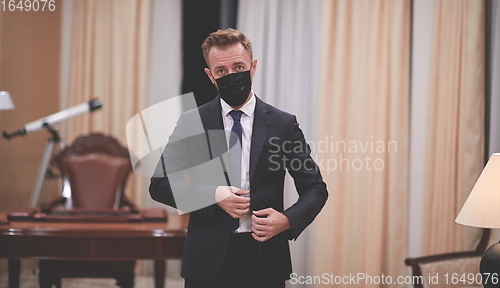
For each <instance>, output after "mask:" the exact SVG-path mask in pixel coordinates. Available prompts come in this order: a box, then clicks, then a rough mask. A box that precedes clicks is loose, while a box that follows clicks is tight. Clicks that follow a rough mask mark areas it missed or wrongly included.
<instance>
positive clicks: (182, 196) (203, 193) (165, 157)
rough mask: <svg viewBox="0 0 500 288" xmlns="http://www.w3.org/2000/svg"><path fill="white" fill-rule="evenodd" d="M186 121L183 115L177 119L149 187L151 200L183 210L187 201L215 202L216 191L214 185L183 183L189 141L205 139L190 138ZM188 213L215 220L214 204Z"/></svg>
mask: <svg viewBox="0 0 500 288" xmlns="http://www.w3.org/2000/svg"><path fill="white" fill-rule="evenodd" d="M187 118H188V117H187V116H186V114H182V115H181V117H180V118H179V120H178V122H177V126H176V127H175V129H174V132H173V133H172V135H171V136H170V138H169V141H168V144H167V146H166V147H165V149H164V151H163V153H162V157H161V159H160V160H159V162H158V165H157V167H156V170H155V173H154V176H153V177H152V178H151V183H150V185H149V193H150V195H151V198H152V199H154V200H156V201H158V202H161V203H163V204H166V205H168V206H171V207H173V208H177V209H180V208H182V205H181V204H180V203H188V202H189V201H197V202H203V203H215V190H216V188H217V186H215V185H204V184H191V183H189V181H186V176H187V175H186V173H185V172H184V169H188V168H189V167H191V166H192V165H193V162H192V159H191V157H190V154H191V153H190V145H189V141H190V138H192V137H200V139H201V140H204V139H202V138H204V137H205V136H204V135H195V136H189V131H188V129H189V120H188V119H187ZM191 140H192V139H191ZM195 140H199V139H195ZM181 210H182V209H181ZM191 213H195V214H198V215H201V216H204V217H209V218H213V217H215V216H214V205H210V206H208V207H204V208H201V209H198V210H196V211H192V212H191Z"/></svg>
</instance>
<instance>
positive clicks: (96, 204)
mask: <svg viewBox="0 0 500 288" xmlns="http://www.w3.org/2000/svg"><path fill="white" fill-rule="evenodd" d="M52 163H53V164H54V165H55V166H57V167H58V168H59V170H60V171H61V175H62V177H63V181H64V180H68V182H69V185H70V189H71V201H70V203H68V204H69V205H67V206H69V207H72V208H113V209H118V208H119V206H120V202H121V200H122V199H123V197H124V190H125V185H126V182H127V178H128V176H129V174H130V172H131V171H132V165H131V163H130V158H129V153H128V150H127V148H125V147H123V146H121V145H120V143H119V142H118V141H117V140H116V139H115V138H113V137H111V136H106V135H103V134H100V133H94V134H90V135H87V136H80V137H78V138H77V139H76V140H75V141H74V142H73V144H72V145H71V146H69V147H66V148H65V149H64V150H62V151H61V152H60V153H59V154H58V155H56V156H55V157H54V158H53V159H52Z"/></svg>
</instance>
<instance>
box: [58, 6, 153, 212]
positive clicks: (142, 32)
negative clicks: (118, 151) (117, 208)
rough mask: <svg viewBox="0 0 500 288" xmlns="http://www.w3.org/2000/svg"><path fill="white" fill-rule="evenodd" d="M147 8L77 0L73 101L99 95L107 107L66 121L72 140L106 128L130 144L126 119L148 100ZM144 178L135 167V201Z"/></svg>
mask: <svg viewBox="0 0 500 288" xmlns="http://www.w3.org/2000/svg"><path fill="white" fill-rule="evenodd" d="M149 13H150V1H149V0H109V1H98V0H85V1H76V2H75V3H74V26H73V40H72V51H71V52H72V53H71V55H72V56H71V57H72V59H71V72H70V73H71V75H70V95H69V106H73V105H77V104H80V103H83V102H86V101H89V100H91V99H94V98H100V99H101V101H102V103H103V107H102V108H101V110H98V111H96V112H94V113H88V114H85V115H83V116H80V117H76V118H73V119H71V120H69V121H68V136H67V139H66V141H67V142H68V143H71V142H72V141H73V140H74V139H75V138H76V137H78V136H79V135H82V134H88V133H91V132H103V133H105V134H110V135H112V136H114V137H116V138H117V139H118V140H119V141H120V142H121V144H122V145H124V146H126V145H127V142H126V139H127V138H126V134H125V125H126V124H127V121H128V120H129V119H130V118H131V117H132V116H134V115H135V114H136V113H138V112H139V111H141V110H142V109H144V108H145V104H146V82H147V60H148V59H147V56H148V54H147V53H148V36H149ZM129 145H131V144H130V143H129ZM141 181H142V179H140V178H139V177H138V176H137V175H135V174H133V173H132V174H131V177H130V179H129V182H128V184H127V191H126V194H127V195H128V196H129V198H131V199H132V201H134V202H135V203H136V204H137V205H142V202H143V196H142V193H143V192H144V191H143V190H144V189H143V187H142V186H143V185H142V184H141V183H140V182H141Z"/></svg>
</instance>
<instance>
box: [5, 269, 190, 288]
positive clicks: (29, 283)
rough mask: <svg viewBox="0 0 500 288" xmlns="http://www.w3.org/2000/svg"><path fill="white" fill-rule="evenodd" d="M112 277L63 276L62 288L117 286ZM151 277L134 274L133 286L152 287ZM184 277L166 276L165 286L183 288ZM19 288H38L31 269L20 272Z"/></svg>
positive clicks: (139, 287)
mask: <svg viewBox="0 0 500 288" xmlns="http://www.w3.org/2000/svg"><path fill="white" fill-rule="evenodd" d="M7 279H8V278H7V274H0V288H7V287H8V283H7V282H8V281H7ZM117 287H118V286H116V285H115V280H114V279H97V278H94V279H92V278H64V279H63V280H62V288H117ZM153 287H154V281H153V277H146V276H136V277H135V288H153ZM183 287H184V279H182V278H177V277H176V278H167V279H166V280H165V288H183ZM20 288H38V276H37V274H36V272H35V273H34V272H33V270H23V271H22V272H21V285H20Z"/></svg>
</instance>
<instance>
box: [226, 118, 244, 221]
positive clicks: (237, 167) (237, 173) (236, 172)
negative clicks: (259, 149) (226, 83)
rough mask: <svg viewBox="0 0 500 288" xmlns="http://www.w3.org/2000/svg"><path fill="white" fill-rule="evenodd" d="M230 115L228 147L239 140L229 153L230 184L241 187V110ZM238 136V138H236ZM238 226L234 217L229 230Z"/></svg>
mask: <svg viewBox="0 0 500 288" xmlns="http://www.w3.org/2000/svg"><path fill="white" fill-rule="evenodd" d="M229 114H230V115H231V117H232V118H233V122H234V123H233V128H231V132H232V133H231V136H230V137H229V149H231V147H233V146H234V145H236V143H237V140H239V141H240V144H239V147H235V148H236V149H234V148H233V149H232V151H230V153H229V158H230V160H231V171H230V172H231V173H230V175H232V177H231V178H230V179H231V186H234V187H236V188H241V183H240V182H241V147H242V142H241V140H242V132H243V128H242V127H241V115H242V114H243V112H242V111H239V110H233V111H231V112H229ZM236 137H238V138H236ZM239 226H240V221H239V219H234V221H233V223H232V227H231V231H235V230H236V229H238V227H239Z"/></svg>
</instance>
